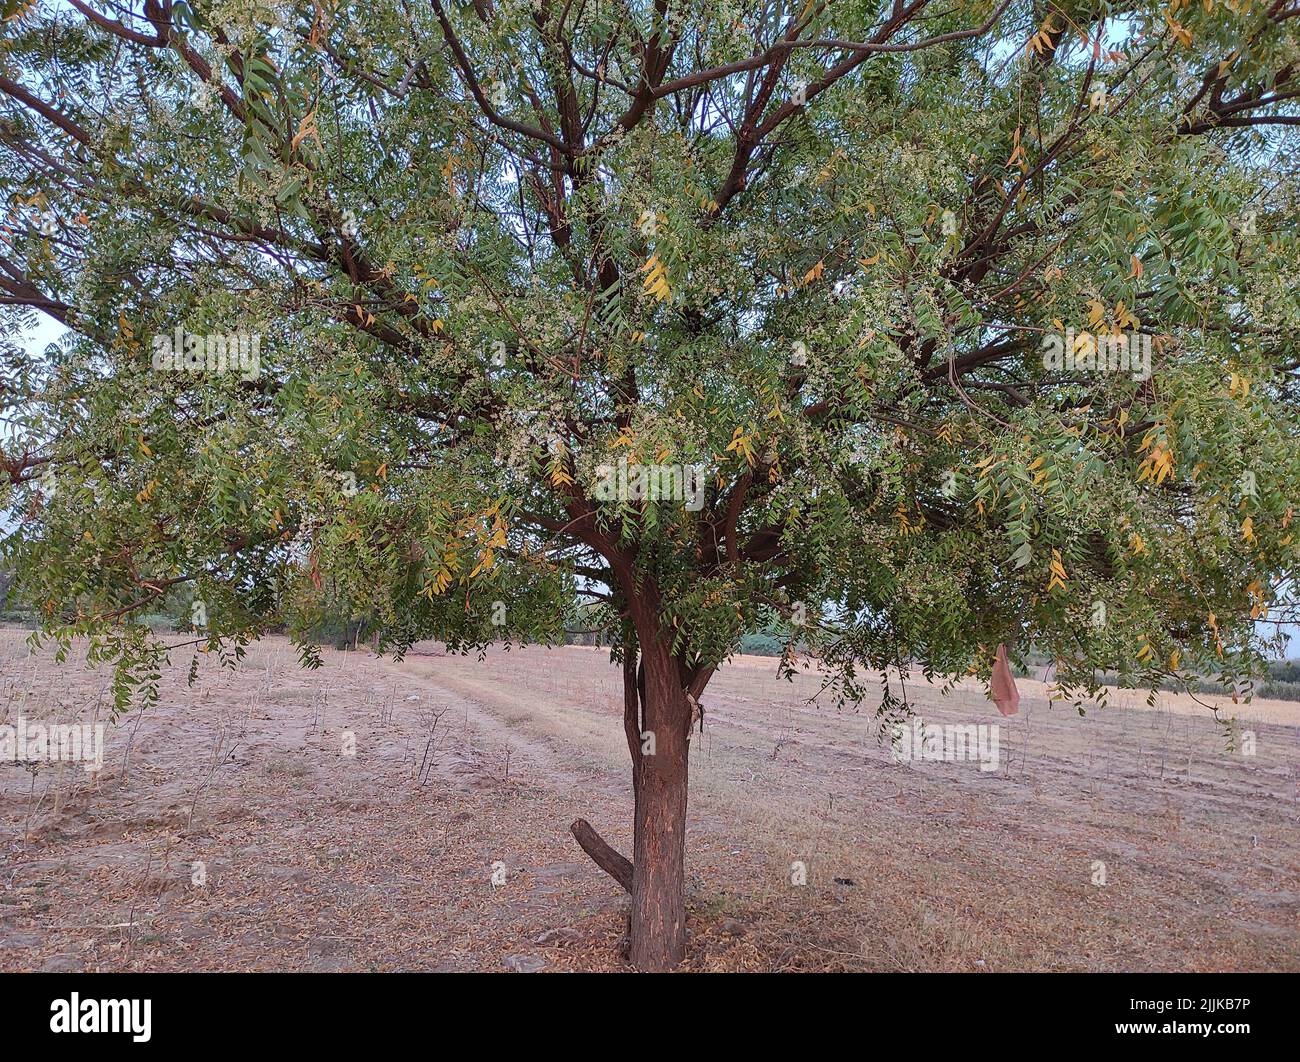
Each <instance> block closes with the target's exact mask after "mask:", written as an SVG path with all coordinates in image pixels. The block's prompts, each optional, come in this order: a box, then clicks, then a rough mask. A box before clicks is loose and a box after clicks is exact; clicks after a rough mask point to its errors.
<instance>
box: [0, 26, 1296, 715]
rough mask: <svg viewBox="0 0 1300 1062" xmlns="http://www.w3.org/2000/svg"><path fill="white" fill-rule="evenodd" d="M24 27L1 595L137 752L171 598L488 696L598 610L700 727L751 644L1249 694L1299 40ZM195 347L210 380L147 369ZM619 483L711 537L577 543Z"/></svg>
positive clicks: (1292, 180) (825, 655)
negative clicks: (1010, 662)
mask: <svg viewBox="0 0 1300 1062" xmlns="http://www.w3.org/2000/svg"><path fill="white" fill-rule="evenodd" d="M4 12H5V21H4V23H3V36H0V185H2V186H3V196H4V207H5V211H6V216H5V219H4V225H3V228H2V229H0V320H2V321H3V322H4V324H5V326H6V331H7V333H8V336H9V338H8V339H6V340H5V351H4V360H3V373H4V376H3V388H4V403H5V406H6V416H7V431H6V433H5V436H4V440H3V451H4V453H3V457H4V463H5V468H6V470H7V473H8V475H7V480H8V482H7V484H6V487H5V490H6V495H5V503H6V504H7V506H8V507H9V508H10V510H11V512H12V513H13V521H12V523H11V526H10V529H9V531H8V534H7V537H6V542H5V547H6V554H7V556H8V557H9V558H10V560H11V561H12V563H13V564H14V565H15V566H16V568H17V570H18V572H19V579H18V583H17V587H16V590H17V592H19V593H21V594H22V595H23V597H24V600H25V601H27V602H28V603H29V604H30V606H31V607H32V608H34V609H35V610H36V611H37V613H38V614H39V615H40V616H41V618H42V620H43V622H44V623H45V625H46V627H47V630H48V632H49V633H50V634H51V635H52V636H55V637H57V638H58V639H60V640H62V641H63V642H64V643H65V644H66V643H68V642H70V640H71V639H73V638H75V637H80V636H91V637H93V639H94V641H93V645H94V650H93V651H94V653H95V654H96V655H97V656H99V657H102V658H104V659H109V660H114V661H116V662H118V663H119V664H122V665H123V669H122V672H121V674H122V676H123V679H122V683H121V685H120V687H119V695H120V697H121V698H122V702H121V703H122V704H123V705H125V703H126V698H128V697H129V696H130V693H131V688H132V687H131V681H132V680H133V679H134V680H135V681H140V680H143V681H146V682H147V681H148V675H149V673H150V671H151V668H152V666H153V665H154V664H156V663H157V661H158V658H157V655H156V648H151V647H152V646H154V639H153V638H152V636H151V635H150V634H149V633H148V632H147V630H146V629H145V628H144V627H143V626H141V625H140V624H139V623H138V616H139V614H140V613H141V612H144V611H148V610H149V609H150V608H152V607H154V606H155V605H156V603H157V602H158V601H160V600H162V599H163V598H164V597H166V595H168V594H169V593H175V592H176V591H177V590H178V589H181V588H190V590H191V591H192V594H193V597H194V599H195V601H196V602H197V603H198V604H200V605H201V606H202V609H201V610H196V611H195V622H194V626H195V628H196V636H195V637H196V640H197V641H198V642H199V643H200V644H201V646H202V647H204V648H210V649H213V650H216V649H221V651H222V652H223V653H225V652H230V651H232V650H237V649H238V647H239V646H240V645H242V644H244V642H245V641H246V640H247V639H248V638H249V637H252V636H255V635H256V634H257V633H258V632H259V631H264V630H266V629H268V628H270V627H272V626H277V625H281V624H284V625H287V626H288V628H289V629H290V630H291V631H295V632H299V635H300V637H301V638H302V640H303V641H304V645H305V650H304V651H305V654H306V657H305V658H306V659H307V661H308V662H309V663H310V662H311V659H312V655H311V649H310V647H309V646H308V645H307V642H308V641H309V638H308V635H307V633H306V632H309V631H310V630H311V628H312V626H313V624H314V623H316V622H318V621H319V619H320V618H321V617H323V616H327V615H331V614H338V613H346V614H348V615H354V616H355V615H365V616H367V617H370V618H371V620H372V622H373V624H374V625H375V627H376V629H378V630H379V631H380V638H381V644H382V645H383V646H384V647H385V648H388V649H391V650H394V651H398V652H400V651H402V650H404V648H405V647H407V646H409V645H410V644H412V643H413V642H414V641H416V640H418V639H422V638H429V637H436V638H441V639H445V640H447V641H448V643H449V644H451V645H452V646H454V647H457V648H463V649H473V648H476V647H482V646H484V645H486V644H487V643H488V642H490V641H494V640H502V639H528V640H541V641H546V640H554V639H557V638H559V637H560V636H561V634H562V631H563V628H564V625H565V623H566V622H567V621H568V620H569V619H570V618H571V617H572V616H573V615H574V614H575V610H576V609H577V608H578V605H579V603H580V602H589V601H596V602H598V603H599V605H600V608H599V609H598V610H596V612H595V614H596V615H597V616H598V618H599V622H601V623H603V624H605V625H607V626H608V627H609V629H610V631H611V635H612V636H613V637H614V638H615V640H616V654H619V655H622V654H623V650H624V649H625V648H626V649H627V650H628V651H630V652H632V653H635V649H636V646H637V644H638V642H641V643H644V641H645V639H646V635H647V631H648V630H649V629H650V628H647V627H646V626H644V625H642V626H640V627H638V625H637V622H636V619H635V617H634V616H633V615H631V613H630V612H629V601H630V600H631V599H632V598H633V597H636V598H638V599H642V600H644V601H645V602H647V608H648V613H647V614H652V615H653V616H654V622H655V624H657V632H658V633H659V634H661V635H662V636H663V637H664V638H665V639H666V641H667V643H668V645H669V646H670V651H671V654H672V657H673V659H674V660H676V661H677V662H678V665H679V668H680V675H681V680H682V684H683V685H684V686H685V687H686V688H688V689H694V690H695V691H696V692H697V693H698V691H699V690H700V689H702V688H703V682H705V681H707V676H708V674H709V673H711V671H712V670H713V669H714V668H715V667H716V666H717V665H718V664H719V663H721V662H722V661H723V660H725V659H726V657H727V656H728V655H729V654H730V653H731V652H733V651H734V649H735V647H736V646H737V644H738V642H739V640H740V638H741V637H742V636H743V635H744V634H745V633H746V632H748V631H756V630H761V629H765V628H767V627H768V626H769V625H770V624H771V623H772V621H773V619H774V617H783V618H784V619H785V621H786V622H787V624H789V625H790V627H791V628H792V629H793V630H794V632H795V634H796V636H797V640H798V642H799V643H800V644H801V645H805V646H808V647H809V648H811V649H812V650H813V651H815V652H816V653H817V654H818V655H819V656H820V659H821V661H822V665H823V666H824V667H825V668H826V671H827V675H828V682H829V683H830V684H831V685H832V686H833V687H834V688H835V690H836V692H837V693H838V694H839V695H841V696H843V697H847V698H850V699H853V700H856V699H859V698H861V697H862V696H863V695H864V693H866V692H867V690H866V685H867V683H868V682H870V683H873V684H874V681H875V680H874V679H872V678H871V675H872V674H875V673H881V672H882V670H883V669H887V668H889V667H891V666H893V665H897V664H900V663H903V662H906V661H919V662H921V663H922V664H923V665H924V667H925V669H926V671H927V673H928V674H932V675H937V676H951V677H957V676H961V675H963V674H970V673H974V674H980V675H984V676H987V675H988V674H989V669H990V667H991V666H992V663H993V658H994V650H995V648H996V646H997V645H999V644H1000V643H1005V644H1007V645H1009V646H1011V647H1012V654H1013V656H1015V655H1017V654H1018V653H1023V652H1024V651H1026V650H1027V649H1028V648H1029V647H1030V646H1031V645H1032V646H1035V647H1037V648H1038V649H1039V650H1041V651H1042V652H1044V653H1046V654H1047V655H1049V656H1050V657H1051V658H1052V659H1054V660H1055V661H1057V668H1058V670H1057V679H1058V681H1059V682H1060V684H1061V687H1062V695H1063V696H1073V695H1074V693H1075V691H1076V690H1078V689H1083V690H1086V689H1088V688H1090V687H1092V686H1093V685H1094V684H1095V681H1096V675H1097V672H1098V669H1112V670H1114V671H1118V672H1119V673H1120V674H1121V675H1122V676H1124V678H1125V680H1126V681H1129V682H1131V683H1133V684H1143V683H1148V684H1152V685H1153V686H1154V684H1156V683H1158V682H1160V681H1165V680H1168V678H1169V677H1170V676H1176V675H1178V674H1180V673H1184V672H1188V671H1195V672H1198V673H1201V674H1215V675H1220V674H1221V675H1223V676H1224V677H1225V680H1226V681H1228V682H1233V681H1236V680H1238V679H1239V678H1240V677H1241V676H1244V675H1248V674H1249V673H1250V672H1251V670H1252V668H1256V667H1257V666H1258V657H1259V655H1260V650H1261V649H1262V648H1263V647H1264V646H1263V643H1262V639H1263V638H1264V634H1263V632H1262V630H1261V627H1260V626H1259V624H1258V622H1257V621H1259V620H1261V619H1267V618H1270V615H1271V618H1273V619H1277V618H1279V616H1280V612H1279V609H1281V608H1282V607H1284V605H1285V599H1286V598H1287V596H1288V593H1289V590H1288V588H1289V585H1290V584H1289V579H1290V573H1291V570H1292V568H1293V566H1294V564H1295V560H1296V557H1297V543H1296V540H1295V531H1296V528H1295V526H1294V507H1295V504H1296V496H1295V495H1296V489H1297V484H1300V448H1298V446H1297V438H1298V433H1297V414H1296V393H1297V379H1296V369H1297V365H1298V364H1300V344H1297V340H1296V336H1297V332H1298V330H1300V301H1298V300H1297V289H1296V282H1295V277H1296V266H1297V259H1298V257H1300V240H1298V239H1297V231H1296V224H1295V221H1296V211H1297V180H1296V175H1297V171H1296V158H1297V156H1296V147H1297V145H1296V139H1295V126H1296V125H1297V124H1300V117H1297V108H1296V106H1295V101H1296V99H1297V97H1298V96H1300V43H1298V42H1297V36H1296V33H1295V27H1296V24H1297V16H1300V7H1297V6H1295V4H1294V2H1291V3H1288V2H1287V0H1277V2H1273V3H1263V4H1261V3H1258V2H1253V0H1233V2H1224V0H1204V2H1201V0H1197V2H1193V3H1187V2H1184V0H1173V2H1171V3H1165V2H1153V0H1143V2H1131V3H1129V2H1123V0H1117V2H1115V3H1109V2H1097V0H1062V2H1060V3H1027V2H1023V0H999V2H996V3H995V2H990V0H910V2H905V0H897V2H894V0H889V2H879V0H834V2H830V0H808V2H807V3H805V4H802V5H801V4H791V5H787V4H786V3H784V2H771V3H764V2H757V3H741V2H736V0H684V2H678V0H657V2H655V3H643V2H640V0H567V2H565V3H559V2H558V0H533V2H531V3H527V2H519V0H509V2H505V0H501V2H493V0H473V2H472V3H463V4H462V3H455V2H454V0H427V2H426V0H368V2H366V3H358V4H349V3H339V2H334V0H315V2H313V3H275V2H271V0H241V2H235V0H220V2H207V0H195V2H186V0H173V2H167V0H144V2H143V3H142V4H141V3H139V2H136V0H120V2H115V0H66V3H64V2H60V3H47V2H41V0H36V2H27V3H23V2H20V0H19V2H15V0H8V2H7V3H6V4H5V8H4ZM38 314H43V315H48V316H49V317H52V318H54V319H55V320H57V321H59V322H60V323H62V324H63V325H65V326H66V327H67V329H68V332H67V335H66V337H65V338H64V339H63V340H61V341H60V342H59V343H58V344H56V345H55V346H52V347H51V348H50V349H48V350H46V351H43V352H34V351H28V350H25V349H24V346H23V344H22V342H21V341H20V339H19V336H20V334H21V332H22V331H23V330H24V329H25V328H29V327H30V326H31V325H32V323H33V321H34V320H35V316H36V315H38ZM178 329H179V330H180V331H178ZM189 336H199V337H205V336H206V337H213V336H220V337H229V343H230V348H229V349H230V351H231V354H230V358H229V363H224V362H223V363H222V365H220V366H216V367H215V368H214V364H215V363H214V361H213V359H212V357H211V356H209V357H208V359H207V361H206V362H203V363H202V364H201V365H198V366H197V367H195V366H194V365H190V367H186V365H182V366H181V368H179V369H176V368H173V367H170V363H166V364H164V365H163V366H162V367H161V368H159V367H157V366H158V353H159V350H160V349H164V348H165V349H166V350H170V349H171V348H170V346H168V344H172V343H173V341H172V339H171V337H177V339H179V340H180V343H181V346H184V344H185V337H189ZM236 336H242V337H244V339H245V340H247V338H248V337H250V336H253V337H256V340H257V346H256V349H255V351H254V353H255V355H256V356H255V358H254V359H253V360H250V359H249V358H248V357H247V356H245V358H244V360H243V361H242V362H239V364H238V371H235V369H234V368H233V367H234V366H235V364H236V362H237V360H238V359H236V358H235V357H234V355H233V350H234V349H235V347H236V345H237V342H238V340H237V339H236ZM164 339H165V340H166V343H164V342H163V341H164ZM1111 340H1118V341H1121V345H1122V346H1124V348H1125V349H1126V350H1130V351H1132V352H1134V355H1135V356H1134V359H1133V360H1132V361H1131V362H1125V363H1123V364H1122V365H1121V366H1120V367H1118V368H1116V367H1114V366H1107V365H1106V363H1105V358H1104V351H1105V350H1106V348H1107V345H1108V344H1109V343H1110V342H1111ZM1053 342H1055V343H1056V348H1055V356H1052V355H1053V348H1052V344H1053ZM1062 343H1063V344H1064V355H1065V356H1064V357H1061V356H1060V355H1061V353H1062ZM1143 344H1145V347H1144V346H1143ZM173 345H174V344H173ZM213 349H214V348H213V344H212V342H211V341H210V340H209V341H208V347H207V353H208V354H209V355H211V354H212V351H213ZM223 349H224V348H223ZM242 349H243V350H244V353H245V355H247V354H248V351H249V347H248V345H247V343H245V346H244V348H242ZM1144 349H1145V351H1146V353H1147V358H1148V359H1149V360H1148V361H1147V362H1146V363H1145V366H1143V365H1141V364H1139V362H1138V360H1137V358H1136V354H1137V353H1139V352H1141V351H1142V350H1144ZM187 350H188V348H187ZM1092 351H1101V352H1102V353H1101V354H1093V355H1092V356H1091V357H1090V356H1089V355H1090V352H1092ZM1080 354H1082V357H1080ZM1099 361H1100V362H1101V365H1100V367H1099V366H1098V362H1099ZM1129 370H1132V371H1129ZM620 458H623V459H626V461H627V462H628V463H629V464H631V465H638V464H639V465H671V466H678V467H690V468H698V469H699V470H700V471H701V486H702V491H703V493H702V502H701V504H699V505H698V506H693V507H692V506H687V505H685V504H682V502H681V501H677V502H666V501H654V500H648V499H646V498H639V497H635V496H631V495H629V494H628V493H627V492H622V493H621V494H619V495H618V496H615V497H612V498H601V497H600V496H599V494H598V491H597V489H596V488H597V485H598V482H599V480H600V477H601V475H602V473H601V468H602V466H603V467H608V466H610V465H611V464H615V463H617V462H618V461H619V459H620ZM1270 609H1272V610H1273V611H1272V613H1271V614H1270V612H1269V610H1270ZM200 612H201V613H202V614H201V615H200ZM583 615H584V617H587V619H590V617H591V616H592V615H593V610H591V609H584V610H583ZM785 663H786V666H796V664H797V661H796V659H795V656H794V654H793V653H791V654H788V655H787V657H786V660H785ZM883 681H884V683H885V686H884V693H885V700H884V704H885V707H886V708H889V707H891V706H892V705H893V700H894V698H895V697H896V696H897V694H896V693H894V692H893V691H892V688H891V687H890V685H889V679H888V677H887V674H886V676H885V678H884V679H883Z"/></svg>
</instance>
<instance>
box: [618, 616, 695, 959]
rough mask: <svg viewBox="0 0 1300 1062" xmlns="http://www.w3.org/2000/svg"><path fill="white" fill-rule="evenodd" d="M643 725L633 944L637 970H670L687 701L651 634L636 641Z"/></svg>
mask: <svg viewBox="0 0 1300 1062" xmlns="http://www.w3.org/2000/svg"><path fill="white" fill-rule="evenodd" d="M642 660H643V661H644V663H645V680H646V681H645V703H644V705H643V711H644V727H645V730H646V731H647V732H649V733H652V734H654V755H653V756H644V757H642V759H641V764H640V769H639V770H638V771H637V772H636V774H637V775H639V784H638V785H637V793H636V811H635V822H634V833H633V850H632V866H633V874H632V942H631V951H630V955H629V957H630V959H631V961H632V965H633V966H635V967H636V968H637V969H639V970H651V971H653V970H670V969H672V968H673V967H674V966H676V965H677V964H678V963H680V962H681V961H682V958H683V957H684V955H685V952H686V900H685V895H684V885H685V861H686V780H687V750H688V747H689V746H688V743H687V737H686V730H687V728H688V727H689V726H690V720H691V711H690V703H689V702H688V701H687V699H686V692H685V690H684V689H683V688H682V683H681V676H680V674H679V673H678V668H677V663H676V661H675V660H674V659H673V658H672V657H671V656H670V655H669V652H668V650H667V647H666V646H665V645H664V644H663V642H662V641H661V639H660V637H659V633H658V631H654V640H653V642H652V644H650V645H647V644H646V639H642Z"/></svg>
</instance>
